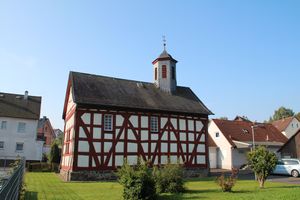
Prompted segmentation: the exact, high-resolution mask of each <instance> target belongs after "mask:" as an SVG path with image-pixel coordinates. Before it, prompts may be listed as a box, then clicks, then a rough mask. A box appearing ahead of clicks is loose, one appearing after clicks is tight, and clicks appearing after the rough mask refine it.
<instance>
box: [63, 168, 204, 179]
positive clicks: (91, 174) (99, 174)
mask: <svg viewBox="0 0 300 200" xmlns="http://www.w3.org/2000/svg"><path fill="white" fill-rule="evenodd" d="M208 173H209V169H203V168H185V169H184V175H183V176H184V178H200V177H207V176H208ZM60 176H61V178H62V179H63V180H64V181H109V180H116V179H117V176H116V174H115V171H75V172H74V171H73V172H72V171H64V170H62V169H61V170H60Z"/></svg>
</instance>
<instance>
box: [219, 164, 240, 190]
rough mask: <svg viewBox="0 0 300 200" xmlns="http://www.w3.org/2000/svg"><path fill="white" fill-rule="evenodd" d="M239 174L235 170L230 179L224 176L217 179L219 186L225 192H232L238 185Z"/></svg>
mask: <svg viewBox="0 0 300 200" xmlns="http://www.w3.org/2000/svg"><path fill="white" fill-rule="evenodd" d="M237 174H238V170H237V169H234V168H233V169H232V171H231V175H230V176H229V177H226V176H225V175H224V174H222V175H221V176H220V177H218V178H217V179H216V182H217V184H218V185H219V186H220V187H221V188H222V191H223V192H231V191H232V188H233V186H234V185H235V183H236V179H237Z"/></svg>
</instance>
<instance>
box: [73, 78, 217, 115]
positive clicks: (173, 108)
mask: <svg viewBox="0 0 300 200" xmlns="http://www.w3.org/2000/svg"><path fill="white" fill-rule="evenodd" d="M70 79H71V83H72V85H73V87H72V89H73V98H74V101H75V103H77V104H82V105H84V104H88V105H97V106H107V107H121V108H132V109H141V110H153V111H168V112H179V113H190V114H204V115H210V114H212V112H211V111H210V110H209V109H208V108H207V107H206V106H205V105H204V104H203V103H202V102H201V101H200V100H199V99H198V97H197V96H196V95H195V94H194V93H193V91H192V90H191V89H190V88H188V87H180V86H177V89H176V91H175V92H174V93H172V94H169V93H166V92H163V91H161V90H159V89H158V88H156V86H155V85H154V84H153V83H147V82H139V81H132V80H125V79H118V78H112V77H105V76H99V75H92V74H85V73H79V72H70Z"/></svg>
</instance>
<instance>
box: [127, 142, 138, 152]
mask: <svg viewBox="0 0 300 200" xmlns="http://www.w3.org/2000/svg"><path fill="white" fill-rule="evenodd" d="M127 150H128V152H137V144H136V143H133V142H128V146H127Z"/></svg>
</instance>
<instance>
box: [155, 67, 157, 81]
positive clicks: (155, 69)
mask: <svg viewBox="0 0 300 200" xmlns="http://www.w3.org/2000/svg"><path fill="white" fill-rule="evenodd" d="M154 78H155V80H157V68H156V67H155V70H154Z"/></svg>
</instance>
